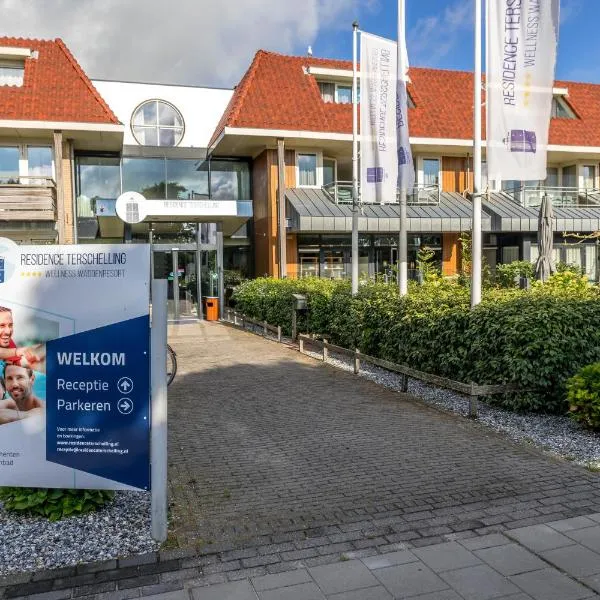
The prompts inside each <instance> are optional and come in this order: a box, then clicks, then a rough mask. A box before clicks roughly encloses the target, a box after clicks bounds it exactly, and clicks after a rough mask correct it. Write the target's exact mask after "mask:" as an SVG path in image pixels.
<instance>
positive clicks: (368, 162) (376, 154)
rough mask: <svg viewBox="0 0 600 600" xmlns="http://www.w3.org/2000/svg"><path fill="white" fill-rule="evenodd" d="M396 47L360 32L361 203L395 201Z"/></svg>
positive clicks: (396, 167)
mask: <svg viewBox="0 0 600 600" xmlns="http://www.w3.org/2000/svg"><path fill="white" fill-rule="evenodd" d="M396 48H397V46H396V43H395V42H392V41H390V40H386V39H383V38H380V37H378V36H374V35H371V34H368V33H362V32H361V38H360V81H361V85H360V106H361V110H360V186H361V201H362V202H364V203H365V204H368V203H381V204H385V203H388V202H395V201H396V189H397V183H398V159H397V148H396V77H397V56H396V53H397V51H396Z"/></svg>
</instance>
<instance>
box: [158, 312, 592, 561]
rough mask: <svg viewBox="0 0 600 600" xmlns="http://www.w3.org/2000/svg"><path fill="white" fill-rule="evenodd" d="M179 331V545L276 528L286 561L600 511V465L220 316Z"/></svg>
mask: <svg viewBox="0 0 600 600" xmlns="http://www.w3.org/2000/svg"><path fill="white" fill-rule="evenodd" d="M170 340H171V343H172V345H173V346H174V347H175V349H176V351H177V353H178V362H179V365H180V366H179V369H180V370H179V372H178V374H177V377H176V380H175V382H174V384H173V385H172V386H171V388H170V390H169V453H170V456H169V467H170V468H169V485H170V499H171V527H170V529H171V541H172V542H175V538H176V540H177V543H178V544H179V545H180V546H194V547H195V548H197V549H205V551H206V549H208V548H210V547H212V548H214V551H217V550H218V549H219V548H223V549H226V548H230V549H231V548H235V547H242V546H246V547H249V546H254V547H255V548H256V547H261V546H262V547H263V548H267V546H269V545H273V544H282V545H283V546H282V547H280V548H279V550H280V551H281V553H280V554H278V557H279V559H280V560H282V561H293V560H305V559H311V558H315V559H316V558H317V557H322V556H328V555H330V556H331V557H333V556H337V557H339V555H340V553H341V552H345V551H360V550H361V549H365V548H370V547H377V548H379V549H381V551H385V550H386V549H393V545H394V544H395V543H399V542H403V541H410V542H411V544H412V545H413V546H416V547H418V546H424V545H429V544H434V543H439V542H443V541H448V540H455V539H461V538H468V537H471V536H474V535H481V534H485V533H489V532H493V531H497V530H500V531H502V530H504V529H507V528H516V527H525V526H529V525H533V524H536V523H541V522H548V521H552V520H558V519H564V518H568V517H573V516H577V515H582V514H587V513H593V512H598V511H600V477H599V476H598V475H597V474H593V473H590V472H588V471H586V470H584V469H582V468H579V467H576V466H574V465H571V464H569V463H566V462H561V461H557V460H554V459H551V458H549V457H547V456H545V455H543V454H542V453H540V452H538V451H536V450H533V449H530V448H526V447H522V446H518V445H516V444H515V443H513V442H511V441H509V440H507V439H505V438H504V437H502V436H500V435H496V434H494V433H493V432H490V431H489V430H487V429H484V428H483V427H482V426H479V425H478V424H475V423H472V422H470V421H467V420H465V419H462V418H459V417H455V416H452V415H447V414H444V413H441V412H439V411H437V410H435V409H433V408H430V407H427V406H425V405H423V404H420V403H419V402H418V401H415V400H414V399H412V398H411V397H410V396H406V395H402V394H399V393H396V392H393V391H391V390H388V389H385V388H382V387H379V386H377V385H376V384H374V383H372V382H369V381H366V380H364V379H362V378H358V377H355V376H353V375H352V374H348V373H345V372H342V371H339V370H336V369H334V368H333V367H330V366H326V365H323V364H322V363H319V362H317V361H314V360H312V359H310V358H308V357H305V356H302V355H300V354H299V353H298V352H296V351H295V350H293V349H291V348H288V347H286V346H284V345H280V344H276V343H274V342H269V341H265V340H263V339H261V338H260V337H257V336H254V335H252V334H250V333H246V332H241V331H239V330H236V329H233V328H230V327H227V326H224V325H220V324H216V323H205V324H200V325H185V326H179V327H175V328H172V329H171V331H170ZM292 542H293V544H292ZM286 544H288V546H286ZM265 552H266V550H265ZM246 553H247V554H248V551H247V552H246ZM255 553H256V551H255V550H253V551H252V552H251V553H250V554H249V556H254V554H255ZM267 553H268V552H267ZM259 554H260V553H259ZM237 558H243V557H242V556H241V555H240V556H239V557H237Z"/></svg>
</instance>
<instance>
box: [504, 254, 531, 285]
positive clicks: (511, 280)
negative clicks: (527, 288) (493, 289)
mask: <svg viewBox="0 0 600 600" xmlns="http://www.w3.org/2000/svg"><path fill="white" fill-rule="evenodd" d="M534 274H535V273H534V266H533V264H532V263H530V262H529V261H527V260H515V261H513V262H511V263H508V264H506V265H496V282H497V284H498V285H499V286H500V287H502V288H513V287H517V286H518V281H517V278H518V277H529V278H530V279H533V276H534Z"/></svg>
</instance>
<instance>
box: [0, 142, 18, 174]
mask: <svg viewBox="0 0 600 600" xmlns="http://www.w3.org/2000/svg"><path fill="white" fill-rule="evenodd" d="M18 178H19V149H18V148H17V147H16V146H4V147H0V183H18V182H19V179H18Z"/></svg>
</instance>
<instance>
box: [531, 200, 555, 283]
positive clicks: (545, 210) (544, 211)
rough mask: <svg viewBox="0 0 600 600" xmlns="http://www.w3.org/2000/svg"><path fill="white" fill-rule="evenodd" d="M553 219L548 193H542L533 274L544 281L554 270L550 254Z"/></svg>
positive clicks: (552, 258)
mask: <svg viewBox="0 0 600 600" xmlns="http://www.w3.org/2000/svg"><path fill="white" fill-rule="evenodd" d="M553 220H554V214H553V212H552V201H551V200H550V199H549V198H548V194H544V196H543V197H542V204H541V205H540V214H539V217H538V248H539V256H538V259H537V262H536V264H535V276H536V277H537V278H538V279H540V280H541V281H546V280H547V279H548V278H549V277H550V275H552V273H554V272H556V267H555V266H554V257H553V254H552V241H553V236H554V231H553V227H552V221H553Z"/></svg>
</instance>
